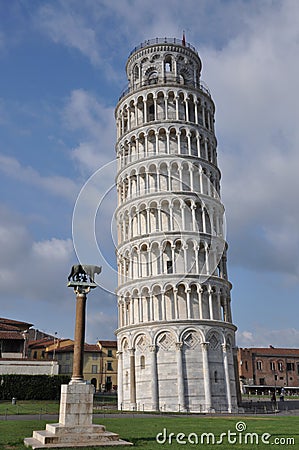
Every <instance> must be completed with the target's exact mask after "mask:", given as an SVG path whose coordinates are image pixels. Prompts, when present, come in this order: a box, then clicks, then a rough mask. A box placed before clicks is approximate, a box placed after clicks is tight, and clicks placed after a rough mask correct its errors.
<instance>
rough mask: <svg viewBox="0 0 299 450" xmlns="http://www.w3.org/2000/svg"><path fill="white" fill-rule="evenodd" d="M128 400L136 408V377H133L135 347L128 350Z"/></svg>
mask: <svg viewBox="0 0 299 450" xmlns="http://www.w3.org/2000/svg"><path fill="white" fill-rule="evenodd" d="M129 351H130V402H131V407H132V408H133V409H136V378H135V348H131V349H130V350H129Z"/></svg>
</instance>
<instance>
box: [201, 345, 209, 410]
mask: <svg viewBox="0 0 299 450" xmlns="http://www.w3.org/2000/svg"><path fill="white" fill-rule="evenodd" d="M201 345H202V371H203V381H204V390H205V410H206V411H209V410H210V408H211V387H210V371H209V361H208V348H209V343H208V342H202V344H201Z"/></svg>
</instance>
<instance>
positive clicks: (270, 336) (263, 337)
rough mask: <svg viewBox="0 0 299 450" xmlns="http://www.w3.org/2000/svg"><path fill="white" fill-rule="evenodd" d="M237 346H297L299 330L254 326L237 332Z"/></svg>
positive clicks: (298, 343)
mask: <svg viewBox="0 0 299 450" xmlns="http://www.w3.org/2000/svg"><path fill="white" fill-rule="evenodd" d="M237 345H238V347H269V346H270V345H273V346H274V347H284V348H298V347H299V330H296V329H295V328H284V329H274V330H270V329H268V328H266V327H256V328H255V329H254V330H252V331H238V332H237Z"/></svg>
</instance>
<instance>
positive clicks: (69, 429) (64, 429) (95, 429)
mask: <svg viewBox="0 0 299 450" xmlns="http://www.w3.org/2000/svg"><path fill="white" fill-rule="evenodd" d="M46 430H47V431H50V433H53V434H55V435H62V434H67V433H85V434H87V433H102V432H103V431H105V430H106V427H104V425H94V424H93V425H87V426H80V425H77V426H65V425H62V424H61V423H48V424H47V425H46Z"/></svg>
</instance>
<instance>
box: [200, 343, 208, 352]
mask: <svg viewBox="0 0 299 450" xmlns="http://www.w3.org/2000/svg"><path fill="white" fill-rule="evenodd" d="M209 345H210V343H209V342H201V347H202V349H203V350H204V351H206V352H207V351H208V349H209Z"/></svg>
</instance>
